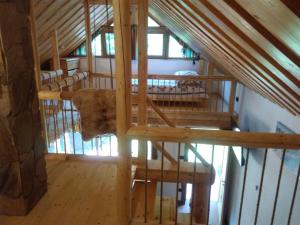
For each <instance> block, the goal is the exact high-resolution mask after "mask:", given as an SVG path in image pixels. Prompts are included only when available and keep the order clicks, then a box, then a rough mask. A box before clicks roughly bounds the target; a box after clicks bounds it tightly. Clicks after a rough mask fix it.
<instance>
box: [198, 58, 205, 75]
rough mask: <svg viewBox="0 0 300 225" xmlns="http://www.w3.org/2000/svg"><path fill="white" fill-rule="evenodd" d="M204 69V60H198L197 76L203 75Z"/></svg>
mask: <svg viewBox="0 0 300 225" xmlns="http://www.w3.org/2000/svg"><path fill="white" fill-rule="evenodd" d="M204 67H205V60H204V59H200V60H199V74H200V75H204Z"/></svg>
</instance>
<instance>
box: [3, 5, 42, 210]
mask: <svg viewBox="0 0 300 225" xmlns="http://www.w3.org/2000/svg"><path fill="white" fill-rule="evenodd" d="M30 15H31V14H30V1H29V0H23V1H16V0H12V1H9V2H3V3H1V4H0V27H1V38H2V45H3V48H2V54H1V57H2V58H4V60H1V61H3V62H5V65H6V66H5V68H4V69H3V68H2V71H4V72H2V74H1V86H2V88H3V95H2V97H1V98H0V143H1V145H0V193H1V194H0V214H7V215H25V214H26V213H28V211H29V210H30V209H31V208H32V207H34V205H35V204H36V203H37V202H38V200H39V199H40V198H41V197H42V196H43V194H44V193H45V192H46V190H47V174H46V165H45V159H44V152H45V149H46V145H45V140H44V138H43V137H42V123H41V118H40V113H39V104H38V98H37V86H38V85H39V81H37V82H35V71H36V67H35V65H36V64H35V63H36V62H35V59H36V57H35V50H34V48H33V47H34V46H33V41H32V30H31V24H30V22H31V20H30V19H29V18H30ZM12 34H13V35H12ZM0 71H1V70H0Z"/></svg>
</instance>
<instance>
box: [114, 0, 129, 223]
mask: <svg viewBox="0 0 300 225" xmlns="http://www.w3.org/2000/svg"><path fill="white" fill-rule="evenodd" d="M113 10H114V24H115V27H114V33H115V49H116V53H115V59H116V85H117V93H116V97H117V99H116V102H117V136H118V150H119V163H118V170H117V190H116V193H117V199H118V202H117V214H118V215H117V218H118V220H119V221H117V223H116V224H120V225H129V224H130V220H131V148H130V142H129V139H127V137H126V133H127V130H128V129H129V127H130V126H131V44H130V43H131V35H130V31H131V24H130V0H113Z"/></svg>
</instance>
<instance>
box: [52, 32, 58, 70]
mask: <svg viewBox="0 0 300 225" xmlns="http://www.w3.org/2000/svg"><path fill="white" fill-rule="evenodd" d="M51 42H52V60H53V70H59V69H60V59H59V48H58V39H57V30H56V29H55V30H53V32H52V34H51Z"/></svg>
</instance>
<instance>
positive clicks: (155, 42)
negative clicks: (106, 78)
mask: <svg viewBox="0 0 300 225" xmlns="http://www.w3.org/2000/svg"><path fill="white" fill-rule="evenodd" d="M113 26H114V23H111V24H109V25H108V26H107V25H104V26H101V27H100V29H99V30H97V31H96V32H95V33H94V34H93V38H92V53H93V55H94V56H98V57H100V56H101V57H109V56H114V55H115V36H114V31H113V29H114V27H113ZM131 30H132V36H131V41H132V59H136V56H137V53H136V52H137V48H138V46H137V37H136V35H137V33H136V32H137V29H136V27H135V25H133V26H132V29H131ZM69 56H86V46H85V43H82V44H81V45H80V46H79V47H78V48H77V49H75V50H74V51H73V52H72V53H71V54H70V55H69ZM148 57H149V58H162V59H168V58H185V59H195V57H197V54H196V53H195V52H194V51H193V50H192V49H191V48H189V47H187V46H186V45H185V44H183V42H181V41H180V39H179V38H178V37H176V36H174V35H173V34H172V33H171V32H170V31H169V30H168V28H166V27H164V26H162V25H160V24H158V23H157V22H156V21H155V20H154V19H152V18H151V17H148Z"/></svg>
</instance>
